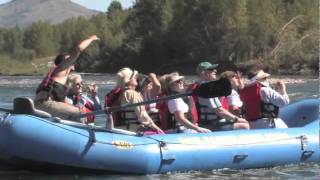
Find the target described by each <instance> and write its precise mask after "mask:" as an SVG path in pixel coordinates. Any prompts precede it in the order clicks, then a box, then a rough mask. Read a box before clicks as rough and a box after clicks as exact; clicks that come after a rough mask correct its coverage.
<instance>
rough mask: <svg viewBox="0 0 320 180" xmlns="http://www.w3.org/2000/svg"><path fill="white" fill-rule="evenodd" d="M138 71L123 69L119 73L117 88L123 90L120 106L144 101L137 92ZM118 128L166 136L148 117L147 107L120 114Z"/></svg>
mask: <svg viewBox="0 0 320 180" xmlns="http://www.w3.org/2000/svg"><path fill="white" fill-rule="evenodd" d="M137 75H138V71H136V70H132V69H130V68H128V67H125V68H122V69H120V70H119V71H118V72H117V79H118V80H117V87H119V88H121V93H120V95H119V97H118V100H117V101H118V102H119V104H120V105H123V104H134V103H139V102H142V101H143V98H142V96H141V93H139V92H138V91H136V88H137V85H138V83H137ZM115 127H116V128H120V129H125V130H130V131H134V132H138V133H139V134H146V133H152V131H153V133H155V134H164V132H163V131H162V130H161V129H160V128H159V127H158V126H157V125H156V124H155V123H154V122H153V120H152V119H151V118H150V116H149V115H148V113H147V111H146V108H145V106H135V107H133V108H128V109H127V110H123V111H122V112H120V115H119V116H118V119H117V123H115Z"/></svg>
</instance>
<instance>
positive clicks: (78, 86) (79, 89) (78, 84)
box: [75, 78, 83, 94]
mask: <svg viewBox="0 0 320 180" xmlns="http://www.w3.org/2000/svg"><path fill="white" fill-rule="evenodd" d="M75 85H76V89H77V93H78V94H80V93H82V86H83V83H82V78H77V79H76V81H75Z"/></svg>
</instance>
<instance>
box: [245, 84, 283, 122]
mask: <svg viewBox="0 0 320 180" xmlns="http://www.w3.org/2000/svg"><path fill="white" fill-rule="evenodd" d="M261 87H262V84H261V83H259V82H257V83H255V84H252V85H249V86H246V87H244V88H243V89H242V90H241V91H240V99H241V101H242V102H243V106H244V109H245V118H246V119H247V120H248V121H255V120H257V119H261V118H275V117H277V116H278V113H279V107H277V106H275V105H273V104H271V103H265V102H263V101H262V98H261Z"/></svg>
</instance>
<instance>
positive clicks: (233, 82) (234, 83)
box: [228, 75, 240, 89]
mask: <svg viewBox="0 0 320 180" xmlns="http://www.w3.org/2000/svg"><path fill="white" fill-rule="evenodd" d="M228 79H229V81H230V83H231V86H232V88H234V89H236V88H237V87H239V86H240V84H239V79H238V77H237V76H236V75H232V76H231V77H229V78H228Z"/></svg>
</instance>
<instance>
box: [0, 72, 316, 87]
mask: <svg viewBox="0 0 320 180" xmlns="http://www.w3.org/2000/svg"><path fill="white" fill-rule="evenodd" d="M82 77H83V79H84V83H85V84H89V83H91V82H94V83H96V84H115V83H116V77H115V75H114V74H82ZM42 78H43V76H0V85H11V84H16V85H27V86H28V85H32V86H34V85H35V84H39V83H40V82H41V80H42ZM196 79H197V77H196V76H186V81H187V83H189V82H192V81H195V80H196ZM270 80H271V83H275V82H277V81H279V80H282V81H284V82H285V83H289V84H300V83H305V82H307V81H319V77H317V76H274V77H272V78H271V79H270Z"/></svg>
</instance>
